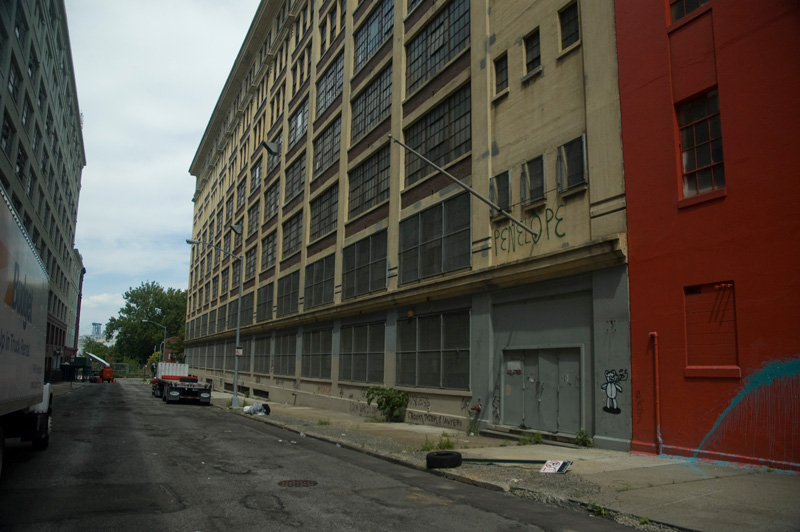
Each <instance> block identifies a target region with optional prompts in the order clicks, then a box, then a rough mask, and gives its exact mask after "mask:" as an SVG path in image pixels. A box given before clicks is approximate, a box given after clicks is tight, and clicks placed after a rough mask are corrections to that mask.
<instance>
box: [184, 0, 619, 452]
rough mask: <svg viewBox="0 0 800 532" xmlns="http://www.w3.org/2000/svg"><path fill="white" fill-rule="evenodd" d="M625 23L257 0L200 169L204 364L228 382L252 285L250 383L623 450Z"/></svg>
mask: <svg viewBox="0 0 800 532" xmlns="http://www.w3.org/2000/svg"><path fill="white" fill-rule="evenodd" d="M613 36H614V4H613V3H611V2H585V1H581V2H578V1H564V0H544V1H540V2H508V1H506V0H503V1H489V2H470V1H469V0H450V1H433V0H412V1H403V2H395V1H393V0H372V1H364V2H356V1H355V0H329V1H326V2H319V1H316V2H315V1H287V2H279V1H262V2H261V3H260V5H259V7H258V10H257V12H256V15H255V17H254V19H253V22H252V24H251V26H250V29H249V31H248V33H247V35H246V36H245V39H244V43H243V44H242V47H241V49H240V51H239V54H238V55H237V57H236V59H235V62H234V64H233V67H232V70H231V73H230V75H229V78H228V80H227V82H226V84H225V87H224V88H223V90H222V93H221V94H220V97H219V100H218V102H217V105H216V107H215V108H214V110H213V112H212V114H211V118H210V120H209V123H208V126H207V129H206V131H205V134H204V136H203V138H202V140H201V143H200V145H199V146H198V149H197V152H196V155H195V158H194V160H193V162H192V164H191V168H190V172H191V174H192V175H193V176H195V177H196V188H195V193H194V197H193V201H194V204H195V211H194V221H193V228H192V235H193V237H194V238H195V239H198V240H201V241H203V242H205V243H207V244H199V245H197V244H196V245H193V246H192V248H191V271H190V276H189V297H188V311H187V324H186V350H185V352H186V355H187V360H188V361H189V362H190V364H191V366H192V367H193V371H194V372H196V373H197V374H198V375H200V376H201V377H202V378H205V379H208V380H211V381H213V382H214V383H215V385H216V386H218V387H219V388H223V387H225V388H227V389H232V381H233V369H234V358H233V357H234V351H235V349H234V348H235V345H234V337H235V329H236V324H237V309H238V298H239V295H240V294H239V285H240V280H241V281H243V292H242V294H241V295H242V313H241V338H242V340H241V342H240V343H241V346H242V348H243V354H242V357H241V359H240V361H239V371H240V375H239V386H240V387H241V388H242V390H249V391H251V392H252V394H253V395H255V396H261V397H265V396H269V397H270V398H274V399H276V400H278V401H290V400H292V399H293V398H295V397H296V401H297V404H299V405H301V404H304V405H315V406H324V407H326V408H331V409H338V410H344V411H353V412H362V413H364V414H365V415H371V414H372V413H374V405H373V406H372V407H368V406H367V405H366V402H365V400H364V396H365V393H366V390H367V388H368V387H370V386H373V385H382V386H391V387H395V388H400V389H404V390H407V391H408V392H410V395H411V403H410V405H409V410H408V415H407V419H408V420H409V421H413V422H418V423H428V424H435V425H441V426H446V427H462V428H463V427H465V418H466V416H467V414H468V413H469V412H470V407H471V406H473V405H479V404H480V405H482V412H481V420H482V421H483V422H484V424H488V425H492V426H496V427H498V428H501V429H504V430H510V429H518V428H525V429H531V430H536V431H538V432H542V433H545V434H550V435H553V436H554V437H562V438H566V439H571V438H575V436H576V435H579V434H581V435H582V434H588V435H589V436H590V437H592V438H593V439H594V441H595V444H596V445H598V446H602V447H610V448H617V449H628V448H629V446H630V436H631V415H630V413H631V410H632V408H633V406H634V399H633V397H632V395H631V389H630V381H629V371H630V331H629V319H628V301H629V298H628V271H627V238H626V231H627V228H626V206H625V205H626V204H625V186H624V181H623V164H622V144H621V138H620V108H619V85H618V79H617V63H616V57H617V50H616V46H615V40H614V38H613ZM390 134H391V135H392V136H393V137H394V138H395V139H398V140H400V141H402V142H403V143H405V144H408V145H409V146H410V147H411V148H413V149H414V150H418V151H419V152H420V153H422V154H423V155H424V156H426V157H428V158H430V159H432V160H433V161H434V162H436V163H437V164H438V165H441V166H443V167H445V168H446V170H447V171H448V172H450V173H452V174H453V175H454V176H456V177H457V178H458V179H459V180H460V181H461V182H463V183H464V184H465V185H468V186H470V187H473V189H474V190H475V191H477V192H478V193H479V194H480V195H482V196H483V197H485V198H491V199H492V200H493V202H494V203H495V204H496V205H497V206H499V208H500V209H502V210H503V211H507V212H508V213H510V214H511V215H513V216H514V217H515V218H517V219H518V220H521V221H522V224H524V226H526V227H527V228H528V229H525V228H523V227H520V226H519V225H517V224H516V223H515V222H513V221H511V220H509V219H508V218H507V217H505V216H503V215H502V214H501V212H499V211H498V210H495V209H492V208H490V207H489V206H487V205H486V204H485V203H483V201H482V200H481V199H479V198H478V197H475V196H473V195H471V194H470V193H468V192H466V191H465V190H464V189H462V188H461V187H460V186H458V185H456V184H454V183H453V182H451V181H450V180H449V179H448V178H447V177H446V176H445V175H443V174H442V173H440V172H438V171H437V170H435V169H434V168H433V167H432V166H430V165H428V164H427V163H425V162H424V161H423V160H421V159H420V158H418V157H417V156H415V155H414V154H412V153H411V152H410V151H408V150H406V149H405V148H403V147H402V146H401V145H399V144H397V143H394V142H392V141H391V140H390V139H389V135H390ZM262 141H267V142H270V143H275V144H277V146H278V151H279V155H278V156H272V155H269V154H268V152H267V150H266V149H265V148H264V145H263V144H262ZM237 224H238V225H240V226H241V229H242V231H241V232H242V233H243V234H237V233H236V232H234V231H232V226H233V225H237ZM529 230H530V231H529ZM531 233H533V234H531ZM214 246H216V247H217V248H222V249H225V250H229V251H230V253H232V254H233V255H235V256H236V257H240V256H241V257H243V264H244V268H243V270H244V271H241V269H240V267H239V265H240V263H239V262H238V261H237V260H232V259H231V258H230V257H229V256H228V255H227V254H225V253H220V252H219V251H218V249H215V247H214ZM242 276H243V278H242ZM610 372H613V374H614V376H615V377H614V378H615V379H616V381H614V382H611V384H609V379H610V378H611V377H609V376H608V375H610ZM620 383H621V384H620ZM609 386H610V387H609ZM612 398H613V401H611V399H612ZM620 413H622V414H621V415H620Z"/></svg>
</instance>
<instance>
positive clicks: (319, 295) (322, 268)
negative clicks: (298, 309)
mask: <svg viewBox="0 0 800 532" xmlns="http://www.w3.org/2000/svg"><path fill="white" fill-rule="evenodd" d="M335 259H336V255H335V254H330V255H328V256H327V257H325V258H324V259H320V260H318V261H316V262H313V263H311V264H309V265H308V266H306V280H305V291H304V292H303V301H304V302H303V306H304V307H305V308H314V307H319V306H321V305H326V304H328V303H333V270H334V266H335Z"/></svg>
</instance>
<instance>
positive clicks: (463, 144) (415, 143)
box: [405, 84, 472, 186]
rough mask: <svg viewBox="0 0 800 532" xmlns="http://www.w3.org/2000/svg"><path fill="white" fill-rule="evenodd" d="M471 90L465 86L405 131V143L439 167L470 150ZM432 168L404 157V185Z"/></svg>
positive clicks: (409, 183) (420, 177)
mask: <svg viewBox="0 0 800 532" xmlns="http://www.w3.org/2000/svg"><path fill="white" fill-rule="evenodd" d="M470 94H471V93H470V86H469V84H467V85H465V86H464V87H462V88H461V89H459V90H457V91H456V92H455V93H453V94H452V95H451V96H450V97H449V98H447V99H446V100H445V101H443V102H442V103H440V104H439V105H437V106H436V107H435V108H433V110H431V111H430V112H429V113H428V114H427V115H425V116H424V117H422V118H421V119H420V120H418V121H417V122H415V123H414V124H412V125H411V126H410V127H408V128H407V129H406V131H405V137H406V142H407V143H408V145H409V146H410V147H411V148H413V149H414V150H417V151H418V152H420V153H421V154H422V155H424V156H425V157H427V158H428V159H430V160H431V161H433V162H434V163H436V164H438V165H439V166H446V165H447V163H449V162H451V161H453V160H455V159H457V158H458V157H460V156H461V155H463V154H465V153H467V152H469V151H470V150H471V149H472V127H471V126H472V119H471V112H470V111H471V101H470ZM432 171H433V168H431V166H430V165H429V164H428V163H426V162H425V161H423V160H422V159H420V158H419V157H415V156H413V155H412V154H407V155H406V185H407V186H408V185H411V184H413V183H416V182H417V181H419V180H420V179H422V178H423V177H425V176H426V175H428V174H429V173H431V172H432Z"/></svg>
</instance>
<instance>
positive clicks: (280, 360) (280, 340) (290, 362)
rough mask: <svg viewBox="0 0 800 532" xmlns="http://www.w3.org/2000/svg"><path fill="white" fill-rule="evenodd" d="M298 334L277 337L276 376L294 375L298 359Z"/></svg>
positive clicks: (274, 370) (274, 369) (292, 333)
mask: <svg viewBox="0 0 800 532" xmlns="http://www.w3.org/2000/svg"><path fill="white" fill-rule="evenodd" d="M296 353H297V334H296V333H294V332H291V333H288V334H280V335H277V336H276V337H275V365H274V367H273V373H274V374H275V375H291V376H293V375H294V368H295V364H296V359H297V354H296Z"/></svg>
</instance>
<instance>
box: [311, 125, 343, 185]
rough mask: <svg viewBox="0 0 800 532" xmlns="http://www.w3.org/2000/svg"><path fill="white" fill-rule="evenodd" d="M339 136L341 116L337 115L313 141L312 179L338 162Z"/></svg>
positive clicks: (340, 132)
mask: <svg viewBox="0 0 800 532" xmlns="http://www.w3.org/2000/svg"><path fill="white" fill-rule="evenodd" d="M341 135H342V116H341V115H339V116H337V117H336V119H335V120H334V121H333V122H331V124H330V125H329V126H328V127H326V128H325V130H324V131H323V132H322V133H320V134H319V136H318V137H317V138H316V139H315V140H314V177H319V176H320V175H321V174H322V172H324V171H325V170H327V169H328V168H330V166H331V165H332V164H333V163H335V162H336V161H338V160H339V148H340V139H341Z"/></svg>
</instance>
